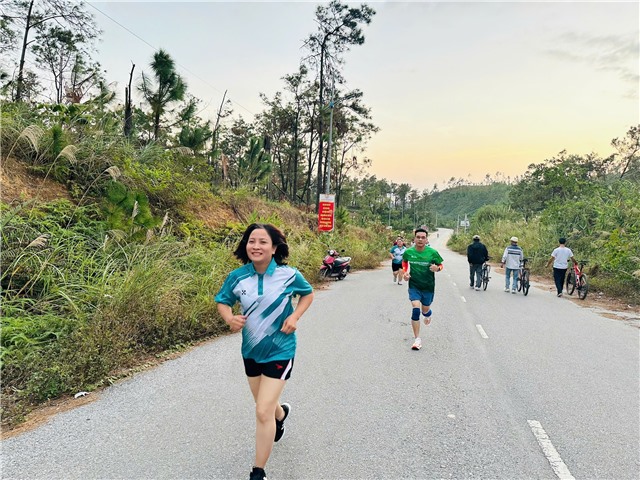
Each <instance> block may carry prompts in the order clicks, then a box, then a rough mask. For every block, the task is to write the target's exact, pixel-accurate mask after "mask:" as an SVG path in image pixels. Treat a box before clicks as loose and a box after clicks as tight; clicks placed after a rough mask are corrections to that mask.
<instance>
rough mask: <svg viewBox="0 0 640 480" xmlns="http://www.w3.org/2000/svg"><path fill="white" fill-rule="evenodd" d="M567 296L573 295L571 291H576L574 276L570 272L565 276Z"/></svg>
mask: <svg viewBox="0 0 640 480" xmlns="http://www.w3.org/2000/svg"><path fill="white" fill-rule="evenodd" d="M566 287H567V294H569V295H573V291H574V290H575V289H576V274H575V273H574V272H573V271H571V272H569V274H568V275H567V284H566Z"/></svg>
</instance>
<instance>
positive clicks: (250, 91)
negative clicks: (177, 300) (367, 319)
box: [88, 1, 640, 191]
mask: <svg viewBox="0 0 640 480" xmlns="http://www.w3.org/2000/svg"><path fill="white" fill-rule="evenodd" d="M320 3H321V2H306V1H295V2H266V1H265V2H157V1H156V2H151V1H149V2H95V1H90V2H88V10H89V11H91V12H92V13H93V14H94V15H95V18H96V20H97V22H98V25H99V27H100V28H101V29H102V30H103V34H102V41H101V42H100V44H99V45H98V49H99V54H98V55H97V57H96V58H97V59H98V60H99V61H100V62H101V64H102V66H103V68H105V69H106V70H107V79H108V80H109V81H111V82H116V86H117V92H118V98H119V99H120V101H123V99H124V87H125V86H126V84H127V83H128V78H129V71H130V69H131V64H132V63H135V64H136V70H135V74H136V75H135V77H136V78H137V77H138V76H139V75H140V72H141V71H145V72H147V73H148V72H149V71H150V67H149V63H150V61H151V58H152V56H153V53H154V52H155V51H157V49H159V48H163V49H165V50H166V51H167V52H168V53H169V54H170V55H171V56H172V58H173V59H174V60H175V62H176V64H177V66H178V70H179V72H180V74H181V75H182V76H183V77H184V78H185V80H186V82H187V84H188V87H189V92H191V93H192V94H193V95H195V96H196V97H198V98H200V99H201V100H202V101H203V105H204V110H203V111H202V113H201V116H202V117H203V118H211V119H215V112H216V111H217V108H218V107H219V104H220V102H221V100H222V97H223V94H224V92H225V91H228V93H227V98H230V99H231V100H232V102H233V108H234V117H237V116H240V115H241V116H242V117H243V118H244V119H245V120H246V121H251V120H252V119H253V116H254V115H256V114H258V113H259V112H261V111H263V110H264V106H263V104H262V103H261V100H260V98H259V94H260V93H264V94H266V95H267V96H268V97H272V96H273V95H274V94H275V93H276V92H277V91H283V90H284V82H283V81H282V77H283V76H285V75H288V74H292V73H295V72H296V71H297V70H298V65H299V64H300V60H301V59H302V58H303V57H304V56H305V54H306V53H305V50H304V49H303V42H304V40H305V39H306V38H307V37H308V36H309V35H310V34H312V33H314V32H315V31H316V24H315V21H314V14H315V9H316V7H317V6H318V5H319V4H320ZM361 3H363V2H358V3H353V4H350V5H352V6H357V5H360V4H361ZM364 3H366V4H367V5H369V6H371V7H372V8H373V9H374V10H375V11H376V14H375V16H374V17H373V20H372V22H371V24H370V25H366V26H364V27H363V33H364V36H365V42H364V44H363V45H359V46H354V47H352V48H351V50H350V51H348V52H346V53H345V55H344V60H345V65H344V69H343V74H344V77H345V78H346V81H347V87H348V88H349V89H356V88H357V89H359V90H361V91H362V92H363V93H364V97H363V101H364V103H365V104H366V105H367V106H368V107H370V108H371V115H372V120H373V123H374V124H375V125H376V126H378V127H379V128H380V131H379V132H378V133H377V134H376V135H375V136H374V137H373V138H372V139H371V141H370V142H369V144H368V147H367V150H366V152H365V155H366V157H367V158H369V159H370V160H371V161H372V164H371V167H369V169H368V170H367V173H368V174H373V175H376V176H377V177H378V178H385V179H387V180H388V181H392V182H395V183H408V184H410V185H411V186H412V187H413V188H416V189H417V190H419V191H421V190H423V189H431V188H433V186H434V184H436V183H437V184H438V185H439V186H440V188H442V186H443V184H444V183H445V182H446V181H447V180H448V179H449V178H451V177H456V178H460V177H462V178H464V179H467V180H469V181H482V180H483V179H484V177H485V175H486V174H490V175H491V176H492V177H495V176H496V173H497V172H500V173H501V174H502V176H504V177H510V178H514V177H516V176H520V175H523V174H524V173H525V172H526V170H527V167H528V166H529V165H530V164H532V163H541V162H543V161H545V160H546V159H550V158H552V157H554V156H556V155H557V154H558V153H559V152H560V151H562V150H566V151H567V152H568V153H570V154H577V155H586V154H589V153H596V154H598V155H600V156H603V157H604V156H608V155H610V154H611V153H614V150H613V148H612V147H611V145H610V143H611V140H612V139H614V138H620V137H624V135H625V134H626V132H627V131H628V130H629V128H630V127H631V126H634V125H638V124H639V123H640V112H639V103H638V100H639V95H638V92H639V89H640V84H639V61H640V60H639V58H640V51H639V38H640V33H639V24H640V6H639V5H640V4H639V3H638V2H636V1H632V2H525V1H520V2H479V1H475V2H437V3H436V2H395V1H385V2H379V1H378V2H364Z"/></svg>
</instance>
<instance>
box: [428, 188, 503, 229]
mask: <svg viewBox="0 0 640 480" xmlns="http://www.w3.org/2000/svg"><path fill="white" fill-rule="evenodd" d="M509 190H511V185H507V184H506V183H492V184H490V185H462V186H459V187H454V188H451V189H448V190H443V191H441V192H434V193H432V194H431V205H432V206H433V209H434V210H435V211H436V212H437V213H438V225H445V224H446V223H448V222H452V221H453V222H455V221H456V220H457V218H458V216H460V218H461V219H462V218H464V216H465V215H467V216H468V217H469V218H471V216H472V215H473V214H474V213H475V211H476V210H478V209H479V208H480V207H483V206H485V205H503V204H507V203H509Z"/></svg>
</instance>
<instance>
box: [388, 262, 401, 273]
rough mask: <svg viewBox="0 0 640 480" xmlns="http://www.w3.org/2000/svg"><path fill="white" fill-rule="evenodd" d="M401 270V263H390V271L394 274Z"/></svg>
mask: <svg viewBox="0 0 640 480" xmlns="http://www.w3.org/2000/svg"><path fill="white" fill-rule="evenodd" d="M401 268H402V264H401V263H393V262H391V270H393V271H394V272H397V271H398V270H400V269H401Z"/></svg>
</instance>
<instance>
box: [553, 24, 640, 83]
mask: <svg viewBox="0 0 640 480" xmlns="http://www.w3.org/2000/svg"><path fill="white" fill-rule="evenodd" d="M556 40H557V42H556V44H557V45H559V46H558V47H556V48H552V49H549V50H547V53H548V54H550V55H551V56H553V57H556V58H558V59H561V60H564V61H570V62H576V63H583V64H587V65H591V66H593V67H594V68H595V69H596V70H599V71H604V72H613V73H614V74H616V76H617V77H618V78H619V79H620V80H622V81H623V82H625V83H632V84H633V85H635V86H637V85H638V81H640V76H639V75H638V55H639V48H640V43H639V41H638V36H637V32H635V34H633V35H589V34H578V33H566V34H564V35H561V36H559V37H557V39H556Z"/></svg>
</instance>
